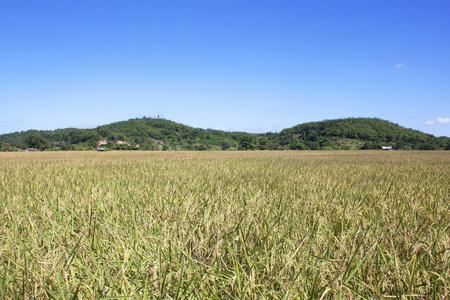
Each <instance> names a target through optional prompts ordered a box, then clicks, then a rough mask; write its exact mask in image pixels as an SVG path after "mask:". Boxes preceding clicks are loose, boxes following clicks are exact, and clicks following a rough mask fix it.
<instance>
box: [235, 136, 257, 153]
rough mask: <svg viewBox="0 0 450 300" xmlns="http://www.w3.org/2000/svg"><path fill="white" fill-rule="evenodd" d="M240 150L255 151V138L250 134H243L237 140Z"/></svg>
mask: <svg viewBox="0 0 450 300" xmlns="http://www.w3.org/2000/svg"><path fill="white" fill-rule="evenodd" d="M239 149H240V150H255V149H256V137H255V136H254V135H251V134H245V135H243V136H241V138H240V139H239Z"/></svg>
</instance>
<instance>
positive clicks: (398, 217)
mask: <svg viewBox="0 0 450 300" xmlns="http://www.w3.org/2000/svg"><path fill="white" fill-rule="evenodd" d="M449 166H450V153H449V152H444V151H433V152H414V151H397V152H396V151H386V152H382V151H367V152H361V151H272V152H264V151H256V152H171V153H164V152H138V151H137V152H114V151H112V152H107V153H97V152H95V153H93V152H71V153H64V152H59V153H44V152H42V153H0V211H1V212H2V214H1V216H0V295H1V298H2V299H390V298H394V299H395V298H396V299H447V298H448V297H450V268H449V267H450V234H449V231H450V204H449V187H448V186H449V182H450V174H449Z"/></svg>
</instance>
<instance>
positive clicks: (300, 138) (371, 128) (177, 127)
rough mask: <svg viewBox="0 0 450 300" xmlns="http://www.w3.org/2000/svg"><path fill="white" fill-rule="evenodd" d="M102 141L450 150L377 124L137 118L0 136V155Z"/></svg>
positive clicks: (163, 146) (150, 146)
mask: <svg viewBox="0 0 450 300" xmlns="http://www.w3.org/2000/svg"><path fill="white" fill-rule="evenodd" d="M101 140H106V141H107V143H106V144H105V145H101V146H102V147H103V148H105V149H111V150H163V151H164V150H199V151H206V150H282V149H285V150H287V149H290V150H356V149H360V150H368V149H381V147H382V146H392V148H393V149H398V150H438V149H441V150H444V149H445V150H450V139H449V138H447V137H435V136H433V135H430V134H425V133H422V132H420V131H417V130H413V129H406V128H403V127H401V126H399V125H397V124H394V123H391V122H388V121H385V120H381V119H377V118H347V119H337V120H326V121H321V122H310V123H304V124H300V125H297V126H294V127H291V128H287V129H284V130H282V131H281V132H279V133H271V132H268V133H264V134H250V133H246V132H227V131H221V130H214V129H200V128H193V127H190V126H186V125H183V124H179V123H176V122H173V121H170V120H166V119H162V118H141V119H130V120H128V121H122V122H116V123H112V124H108V125H103V126H99V127H97V128H93V129H77V128H66V129H57V130H51V131H43V130H40V131H38V130H28V131H22V132H14V133H10V134H4V135H0V150H1V151H20V150H23V149H26V148H36V149H39V150H47V151H52V150H53V151H58V150H93V149H96V148H98V147H99V142H100V141H101Z"/></svg>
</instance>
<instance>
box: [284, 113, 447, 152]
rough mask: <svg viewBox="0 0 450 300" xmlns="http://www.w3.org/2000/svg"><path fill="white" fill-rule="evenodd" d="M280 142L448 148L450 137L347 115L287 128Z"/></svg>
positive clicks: (311, 146)
mask: <svg viewBox="0 0 450 300" xmlns="http://www.w3.org/2000/svg"><path fill="white" fill-rule="evenodd" d="M279 135H280V143H281V144H282V145H289V147H290V148H291V149H380V148H381V147H382V146H392V147H393V148H394V149H405V150H407V149H416V150H434V149H444V148H448V142H449V139H448V138H445V137H440V138H437V137H435V136H433V135H431V134H425V133H423V132H420V131H418V130H413V129H406V128H403V127H401V126H400V125H398V124H394V123H392V122H389V121H384V120H381V119H377V118H347V119H337V120H326V121H321V122H311V123H304V124H300V125H297V126H294V127H292V128H288V129H284V130H282V131H281V132H280V133H279Z"/></svg>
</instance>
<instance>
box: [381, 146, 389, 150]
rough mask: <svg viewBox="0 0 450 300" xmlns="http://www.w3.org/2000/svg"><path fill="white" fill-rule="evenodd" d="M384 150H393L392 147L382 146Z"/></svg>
mask: <svg viewBox="0 0 450 300" xmlns="http://www.w3.org/2000/svg"><path fill="white" fill-rule="evenodd" d="M381 149H383V150H392V146H381Z"/></svg>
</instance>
